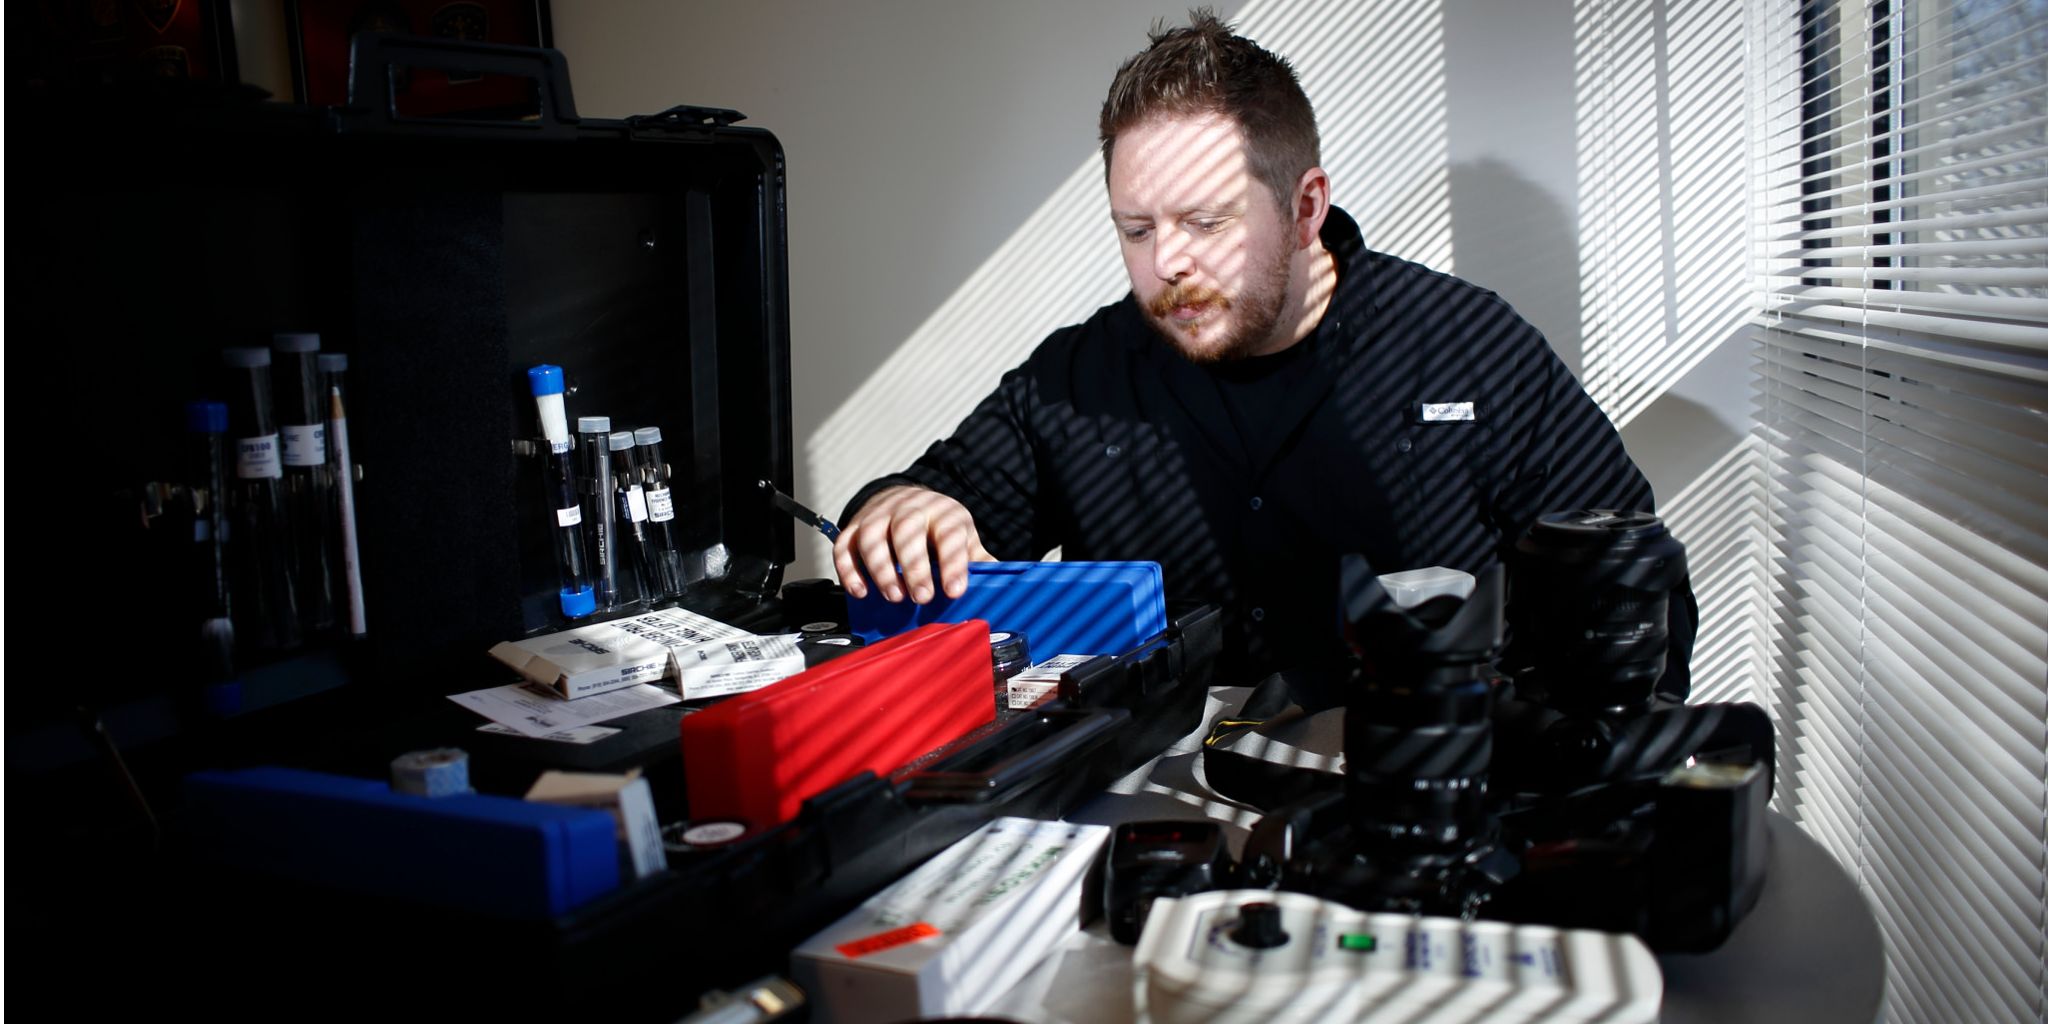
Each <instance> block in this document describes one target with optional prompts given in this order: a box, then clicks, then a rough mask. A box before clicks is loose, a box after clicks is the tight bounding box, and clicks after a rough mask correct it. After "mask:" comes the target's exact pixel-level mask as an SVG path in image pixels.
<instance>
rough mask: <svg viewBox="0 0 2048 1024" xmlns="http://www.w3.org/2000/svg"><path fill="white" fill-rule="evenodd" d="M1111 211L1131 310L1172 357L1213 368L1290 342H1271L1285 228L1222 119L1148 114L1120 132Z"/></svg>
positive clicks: (1286, 248)
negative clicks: (1139, 312)
mask: <svg viewBox="0 0 2048 1024" xmlns="http://www.w3.org/2000/svg"><path fill="white" fill-rule="evenodd" d="M1109 206H1110V213H1111V215H1112V216H1113V217H1114V218H1115V220H1116V229H1117V234H1118V237H1119V238H1120V239H1121V245H1122V249H1123V257H1124V269H1125V270H1126V271H1128V272H1129V273H1130V275H1131V288H1132V290H1133V291H1135V292H1136V293H1137V297H1138V302H1139V305H1140V306H1141V307H1142V308H1143V309H1144V310H1145V315H1146V317H1147V319H1149V320H1150V321H1151V322H1152V325H1153V327H1155V328H1157V329H1158V331H1159V333H1160V334H1162V335H1164V336H1165V337H1166V339H1167V340H1168V341H1170V342H1172V343H1173V345H1174V347H1175V348H1177V349H1179V350H1180V352H1181V354H1182V355H1184V356H1186V357H1187V358H1188V359H1190V360H1192V361H1194V362H1197V363H1212V362H1219V361H1222V360H1226V359H1237V358H1242V357H1244V356H1251V355H1263V354H1265V353H1267V352H1272V351H1278V349H1279V348H1280V347H1284V346H1285V344H1286V343H1287V342H1289V341H1292V340H1293V339H1292V337H1291V336H1290V337H1287V338H1284V339H1283V338H1277V337H1276V336H1275V327H1276V325H1277V324H1278V323H1279V322H1280V319H1281V312H1282V310H1283V308H1284V306H1285V303H1286V302H1287V300H1288V295H1289V291H1290V288H1289V285H1290V283H1291V281H1292V277H1291V273H1290V271H1291V261H1292V258H1293V256H1294V253H1295V251H1296V249H1297V246H1296V245H1295V244H1294V239H1293V234H1294V233H1293V225H1292V224H1291V223H1290V221H1289V220H1288V219H1287V218H1286V217H1285V216H1283V214H1282V213H1281V211H1280V209H1279V207H1278V205H1277V204H1275V203H1274V201H1273V194H1272V192H1271V190H1269V189H1267V188H1266V186H1265V185H1264V184H1262V183H1260V182H1259V180H1258V179H1257V178H1254V177H1253V176H1252V172H1251V165H1250V163H1249V162H1248V161H1247V159H1246V156H1245V151H1244V140H1243V138H1242V137H1241V136H1240V134H1239V132H1238V130H1237V127H1236V125H1234V124H1233V123H1231V121H1230V120H1229V119H1228V118H1225V117H1222V116H1218V115H1201V116H1196V117H1181V118H1174V117H1157V118H1153V119H1151V120H1148V121H1145V122H1143V123H1141V124H1139V125H1137V126H1135V127H1133V128H1130V129H1128V130H1126V131H1124V132H1122V133H1121V134H1119V135H1118V136H1117V139H1116V148H1115V150H1114V152H1113V155H1112V157H1111V161H1110V169H1109Z"/></svg>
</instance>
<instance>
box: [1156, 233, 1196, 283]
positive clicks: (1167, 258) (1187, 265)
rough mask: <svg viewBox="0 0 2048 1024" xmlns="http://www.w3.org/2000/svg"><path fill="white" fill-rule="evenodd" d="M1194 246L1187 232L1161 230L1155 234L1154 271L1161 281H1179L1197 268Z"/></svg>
mask: <svg viewBox="0 0 2048 1024" xmlns="http://www.w3.org/2000/svg"><path fill="white" fill-rule="evenodd" d="M1192 250H1193V246H1191V245H1190V244H1189V239H1188V236H1187V233H1186V232H1184V231H1176V230H1161V231H1159V232H1158V233H1157V234H1155V235H1154V236H1153V242H1152V273H1153V274H1155V275H1157V276H1158V278H1159V279H1160V280H1161V281H1178V280H1180V279H1181V278H1183V277H1186V276H1188V274H1190V273H1192V272H1193V271H1194V269H1195V259H1194V254H1193V251H1192Z"/></svg>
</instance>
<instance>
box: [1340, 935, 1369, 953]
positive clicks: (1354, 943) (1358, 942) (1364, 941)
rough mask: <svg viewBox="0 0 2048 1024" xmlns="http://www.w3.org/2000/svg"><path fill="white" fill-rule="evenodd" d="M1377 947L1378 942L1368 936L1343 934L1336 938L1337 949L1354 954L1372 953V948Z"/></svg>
mask: <svg viewBox="0 0 2048 1024" xmlns="http://www.w3.org/2000/svg"><path fill="white" fill-rule="evenodd" d="M1377 945H1379V942H1378V940H1376V939H1374V938H1373V937H1372V936H1370V935H1352V934H1343V935H1339V936H1337V948H1338V949H1348V950H1351V951H1352V952H1354V953H1370V952H1372V951H1373V947H1375V946H1377Z"/></svg>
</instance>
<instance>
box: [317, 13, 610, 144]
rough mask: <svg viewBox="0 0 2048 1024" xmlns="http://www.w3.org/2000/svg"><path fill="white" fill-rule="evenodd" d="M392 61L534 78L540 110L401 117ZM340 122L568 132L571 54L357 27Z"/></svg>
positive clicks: (439, 129) (571, 130) (546, 134)
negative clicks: (531, 114) (522, 115)
mask: <svg viewBox="0 0 2048 1024" xmlns="http://www.w3.org/2000/svg"><path fill="white" fill-rule="evenodd" d="M395 67H412V68H432V69H435V70H439V71H465V72H470V73H476V74H490V75H504V76H507V77H511V78H524V79H527V80H529V81H531V82H532V83H533V87H534V95H535V98H536V99H537V100H538V101H539V109H540V116H539V118H537V119H535V120H531V121H527V120H492V119H487V118H463V117H459V116H452V117H406V116H404V115H401V114H400V113H399V112H398V97H397V93H396V91H395V90H394V89H393V88H392V85H391V78H392V74H391V72H392V69H393V68H395ZM341 114H342V117H341V124H342V127H343V128H345V129H359V130H375V131H431V132H433V133H435V134H443V135H445V134H449V133H450V131H451V129H452V130H454V131H456V132H458V133H467V134H477V135H491V136H502V135H503V134H505V133H506V132H517V133H519V134H521V135H534V136H539V137H541V138H557V139H573V138H575V136H576V126H577V125H578V124H579V123H581V118H578V117H577V116H576V100H575V98H574V96H573V95H572V94H571V93H570V91H569V61H568V58H566V57H564V56H562V51H560V50H549V49H544V48H542V47H537V46H512V45H509V44H506V43H479V42H475V41H471V40H461V39H442V38H438V37H434V36H411V35H402V34H399V33H395V32H358V33H356V36H355V38H354V39H353V40H351V41H350V44H349V55H348V106H347V107H346V108H344V109H343V110H342V111H341Z"/></svg>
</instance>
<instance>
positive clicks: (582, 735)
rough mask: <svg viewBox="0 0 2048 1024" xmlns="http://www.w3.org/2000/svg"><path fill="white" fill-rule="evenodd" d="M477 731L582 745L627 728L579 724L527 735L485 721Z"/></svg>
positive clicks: (509, 727) (615, 734)
mask: <svg viewBox="0 0 2048 1024" xmlns="http://www.w3.org/2000/svg"><path fill="white" fill-rule="evenodd" d="M476 731H478V732H487V733H491V734H493V735H497V736H525V737H526V738H527V739H533V740H552V741H554V742H556V743H574V744H576V745H577V746H579V747H580V746H584V745H586V744H590V743H596V742H597V741H598V740H601V739H604V738H606V737H608V736H617V735H618V734H620V733H622V732H625V731H626V730H624V729H614V728H612V727H611V726H609V725H579V726H576V727H575V728H573V729H562V730H558V731H556V732H551V733H548V734H547V735H546V736H527V735H526V734H525V733H523V732H520V731H519V730H517V729H514V728H512V727H511V726H509V725H499V724H498V723H496V722H485V723H484V724H482V725H479V726H477V727H476Z"/></svg>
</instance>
